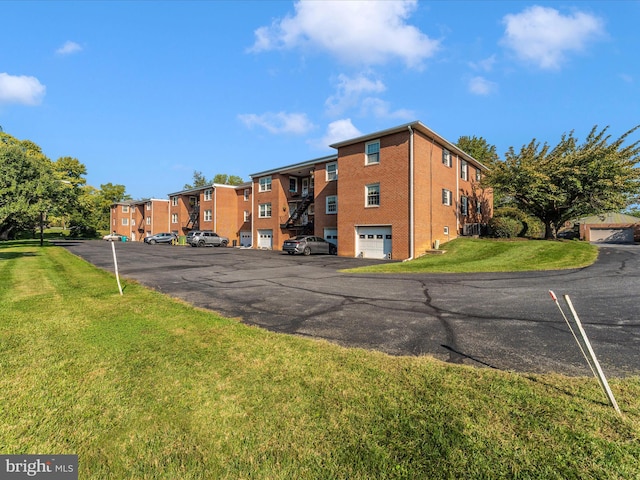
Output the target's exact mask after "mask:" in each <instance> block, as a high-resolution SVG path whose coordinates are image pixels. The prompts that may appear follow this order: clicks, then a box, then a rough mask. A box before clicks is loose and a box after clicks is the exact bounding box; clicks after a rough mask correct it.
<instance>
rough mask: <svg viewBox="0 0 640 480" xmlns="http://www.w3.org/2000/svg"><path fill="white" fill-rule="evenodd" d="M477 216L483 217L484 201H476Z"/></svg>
mask: <svg viewBox="0 0 640 480" xmlns="http://www.w3.org/2000/svg"><path fill="white" fill-rule="evenodd" d="M476 214H478V215H482V201H481V200H480V199H477V200H476Z"/></svg>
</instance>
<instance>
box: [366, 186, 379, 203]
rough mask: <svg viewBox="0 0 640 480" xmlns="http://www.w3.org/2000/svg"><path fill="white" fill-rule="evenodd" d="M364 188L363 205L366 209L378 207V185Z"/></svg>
mask: <svg viewBox="0 0 640 480" xmlns="http://www.w3.org/2000/svg"><path fill="white" fill-rule="evenodd" d="M364 188H365V205H366V206H367V207H379V206H380V184H379V183H374V184H372V185H367V186H365V187H364Z"/></svg>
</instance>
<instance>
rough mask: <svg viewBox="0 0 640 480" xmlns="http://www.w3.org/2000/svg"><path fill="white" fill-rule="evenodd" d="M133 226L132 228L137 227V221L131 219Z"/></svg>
mask: <svg viewBox="0 0 640 480" xmlns="http://www.w3.org/2000/svg"><path fill="white" fill-rule="evenodd" d="M131 226H132V227H135V226H136V220H135V219H134V218H132V219H131Z"/></svg>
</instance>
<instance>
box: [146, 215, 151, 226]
mask: <svg viewBox="0 0 640 480" xmlns="http://www.w3.org/2000/svg"><path fill="white" fill-rule="evenodd" d="M147 225H151V217H147Z"/></svg>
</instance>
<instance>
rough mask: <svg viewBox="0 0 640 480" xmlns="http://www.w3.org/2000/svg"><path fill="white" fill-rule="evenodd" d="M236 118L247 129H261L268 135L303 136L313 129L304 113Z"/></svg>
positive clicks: (264, 114)
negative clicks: (288, 134) (289, 134)
mask: <svg viewBox="0 0 640 480" xmlns="http://www.w3.org/2000/svg"><path fill="white" fill-rule="evenodd" d="M238 118H239V119H240V120H241V121H242V122H243V123H244V124H245V125H246V126H247V127H248V128H253V127H255V126H258V127H262V128H264V129H265V130H267V131H268V132H269V133H273V134H282V133H292V134H295V135H304V134H306V133H308V132H310V131H311V130H313V129H314V128H315V126H314V125H313V123H312V122H311V121H310V120H309V119H308V118H307V115H306V114H304V113H286V112H277V113H272V112H267V113H263V114H262V115H256V114H255V113H248V114H243V115H238Z"/></svg>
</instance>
